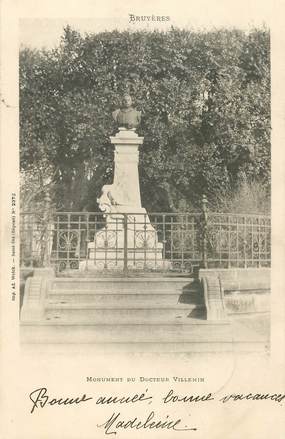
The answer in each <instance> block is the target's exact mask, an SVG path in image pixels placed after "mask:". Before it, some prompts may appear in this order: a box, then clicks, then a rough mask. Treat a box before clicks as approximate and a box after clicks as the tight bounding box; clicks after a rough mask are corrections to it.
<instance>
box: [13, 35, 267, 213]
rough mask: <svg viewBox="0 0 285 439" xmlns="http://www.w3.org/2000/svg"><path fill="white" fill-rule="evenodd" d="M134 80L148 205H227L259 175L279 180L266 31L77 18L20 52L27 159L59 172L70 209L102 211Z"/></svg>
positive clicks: (62, 205) (57, 189) (62, 198)
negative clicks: (129, 26)
mask: <svg viewBox="0 0 285 439" xmlns="http://www.w3.org/2000/svg"><path fill="white" fill-rule="evenodd" d="M126 89H128V90H129V91H130V93H131V94H132V95H133V96H134V97H135V100H136V106H137V108H138V109H140V110H141V111H142V115H143V118H142V126H141V128H140V134H142V135H144V145H143V147H142V150H141V160H140V178H141V189H142V199H143V204H144V206H145V207H146V208H147V209H148V210H156V211H157V210H177V209H180V208H181V205H183V206H186V208H187V206H188V208H190V207H191V208H192V207H195V206H197V204H198V203H199V200H200V198H201V195H202V194H203V193H206V194H207V195H208V197H209V200H210V203H211V204H212V205H213V206H215V205H216V206H218V204H219V200H220V199H221V195H224V196H230V194H232V193H233V191H235V190H236V189H237V188H238V187H239V185H240V174H241V173H242V174H243V175H246V177H247V178H248V180H249V182H251V181H257V182H260V183H261V184H262V185H264V186H265V187H267V188H268V187H269V184H270V183H269V180H270V179H269V177H270V46H269V33H268V31H267V30H266V29H253V30H252V31H251V32H250V33H248V34H247V33H245V32H242V31H239V30H235V29H233V30H224V29H222V30H213V31H210V32H192V31H186V30H180V29H175V28H172V29H171V30H170V31H167V32H156V31H155V32H147V31H139V32H118V31H113V32H103V33H98V34H89V35H88V34H87V35H85V36H82V35H80V34H79V33H78V32H76V31H74V30H72V29H71V28H70V27H66V28H65V29H64V32H63V36H62V40H61V43H60V45H59V47H58V48H56V49H54V50H50V51H46V50H43V51H31V50H30V49H27V48H23V49H22V50H21V54H20V123H21V131H20V136H21V137H20V141H21V168H22V170H27V169H29V168H30V167H31V166H33V167H37V166H38V164H40V163H42V162H43V160H44V161H46V163H48V164H49V166H50V168H51V169H52V176H53V177H52V179H53V189H54V190H53V195H54V200H55V203H56V205H57V208H59V209H68V210H69V209H71V210H82V209H87V210H94V209H97V203H96V198H97V197H98V195H99V193H100V191H101V188H102V186H103V184H105V183H107V182H110V181H111V179H112V147H111V145H110V141H109V136H110V135H111V134H114V132H115V126H114V123H113V121H112V118H111V113H112V111H113V110H114V109H115V108H118V106H119V104H120V102H119V98H120V95H121V94H122V93H123V92H125V91H126Z"/></svg>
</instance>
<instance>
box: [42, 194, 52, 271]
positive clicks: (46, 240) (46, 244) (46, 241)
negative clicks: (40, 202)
mask: <svg viewBox="0 0 285 439" xmlns="http://www.w3.org/2000/svg"><path fill="white" fill-rule="evenodd" d="M44 201H45V211H44V218H43V222H44V224H43V227H44V236H43V243H42V245H43V249H42V253H43V254H42V266H43V267H49V266H50V250H51V248H50V245H52V243H51V242H50V241H51V238H52V237H51V236H50V235H51V230H50V228H51V221H50V220H51V212H50V208H51V198H50V194H49V191H48V190H47V192H46V195H45V200H44Z"/></svg>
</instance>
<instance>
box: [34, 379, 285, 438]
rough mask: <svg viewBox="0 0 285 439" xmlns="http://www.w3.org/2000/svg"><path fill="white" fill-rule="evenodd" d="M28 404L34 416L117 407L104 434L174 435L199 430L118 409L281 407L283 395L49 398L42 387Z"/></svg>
mask: <svg viewBox="0 0 285 439" xmlns="http://www.w3.org/2000/svg"><path fill="white" fill-rule="evenodd" d="M29 398H30V401H31V413H35V412H36V411H37V410H39V409H44V408H45V407H46V406H54V407H60V406H70V405H73V406H76V405H79V404H92V403H93V404H95V405H96V406H110V407H116V409H115V410H114V409H112V410H111V411H110V415H109V414H108V416H107V418H106V420H104V422H102V423H100V424H97V428H99V429H103V430H104V433H105V434H106V435H116V434H117V433H118V432H119V431H122V430H129V429H135V430H145V431H147V430H153V429H155V430H163V429H164V430H172V431H175V432H182V431H193V432H195V431H197V430H198V427H197V426H195V425H189V422H188V421H187V419H182V418H181V417H172V416H171V415H170V414H166V415H165V417H164V418H161V417H160V416H158V415H157V414H156V413H155V411H154V410H149V408H148V407H146V411H145V414H143V415H142V416H141V417H138V416H134V417H131V416H130V417H126V416H123V415H122V413H121V411H120V409H119V407H122V406H126V405H128V406H131V405H133V404H136V405H139V404H140V405H145V406H149V405H150V404H152V402H153V400H154V398H159V402H160V403H161V404H162V405H163V406H167V407H171V406H173V405H177V403H182V404H188V405H191V404H195V405H196V404H204V405H205V404H209V403H211V402H212V401H217V402H218V403H220V404H227V403H230V402H237V401H242V400H244V401H268V402H269V401H270V402H274V403H277V404H281V403H282V402H283V400H284V399H285V393H245V394H243V393H231V394H225V395H223V396H222V397H221V396H219V397H217V396H215V395H214V394H212V393H206V394H178V393H176V392H175V391H174V390H173V389H169V390H168V391H167V392H165V393H162V394H159V395H157V394H156V395H155V396H154V395H152V394H151V393H150V392H149V389H148V388H146V389H144V390H143V391H142V392H140V393H139V392H138V393H133V394H126V395H112V394H111V395H86V394H85V393H84V394H82V395H77V396H72V397H71V396H66V395H64V396H59V397H58V396H54V395H50V394H49V392H48V389H47V388H46V387H41V388H38V389H35V390H33V391H32V392H31V393H30V394H29Z"/></svg>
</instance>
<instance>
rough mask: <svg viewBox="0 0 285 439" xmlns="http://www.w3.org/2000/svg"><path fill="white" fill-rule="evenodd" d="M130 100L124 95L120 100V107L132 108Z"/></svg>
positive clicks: (129, 97)
mask: <svg viewBox="0 0 285 439" xmlns="http://www.w3.org/2000/svg"><path fill="white" fill-rule="evenodd" d="M132 103H133V102H132V98H131V96H130V95H129V94H127V93H126V94H124V96H123V99H122V107H123V108H130V107H131V106H132Z"/></svg>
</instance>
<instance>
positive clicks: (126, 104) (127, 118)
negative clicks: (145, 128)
mask: <svg viewBox="0 0 285 439" xmlns="http://www.w3.org/2000/svg"><path fill="white" fill-rule="evenodd" d="M112 116H113V119H114V120H115V122H116V123H117V125H118V127H119V128H120V127H123V128H127V129H135V128H137V127H138V126H139V124H140V121H141V112H140V111H137V110H136V109H135V108H133V107H132V98H131V96H130V95H128V94H125V95H124V97H123V100H122V108H120V109H119V110H115V111H114V112H113V113H112Z"/></svg>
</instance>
